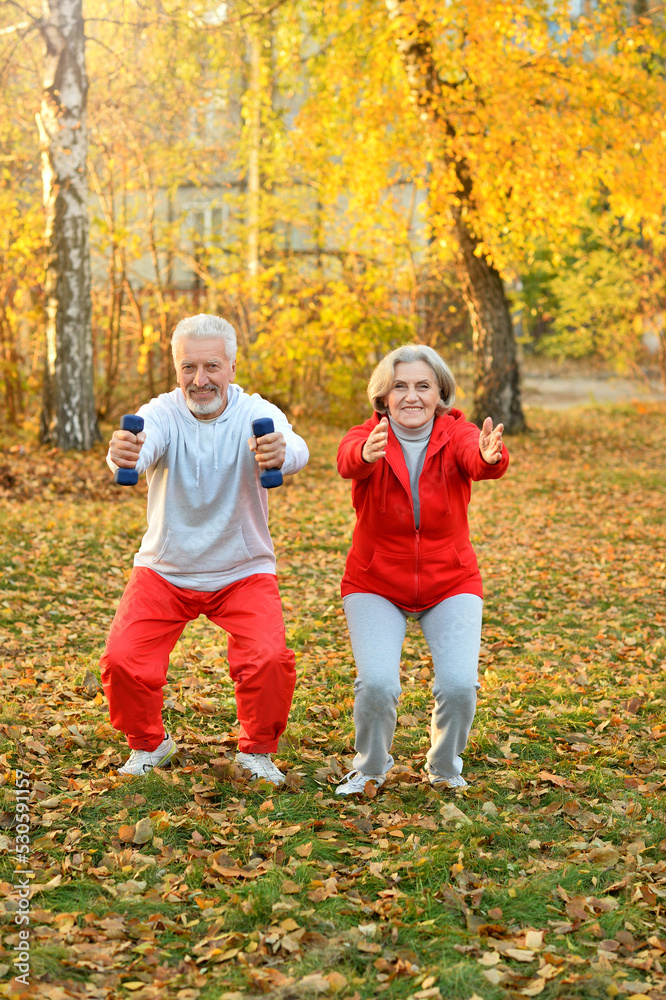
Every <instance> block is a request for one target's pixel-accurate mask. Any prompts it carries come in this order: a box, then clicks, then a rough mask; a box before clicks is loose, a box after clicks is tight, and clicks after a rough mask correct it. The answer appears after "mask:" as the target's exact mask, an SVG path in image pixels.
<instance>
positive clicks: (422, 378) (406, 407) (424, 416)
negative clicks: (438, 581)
mask: <svg viewBox="0 0 666 1000" xmlns="http://www.w3.org/2000/svg"><path fill="white" fill-rule="evenodd" d="M439 402H440V393H439V385H438V383H437V379H436V378H435V373H434V371H433V370H432V368H431V367H430V365H428V364H426V362H425V361H398V363H397V364H396V366H395V371H394V376H393V385H392V386H391V391H390V392H389V394H388V396H386V398H385V399H384V404H385V406H386V407H387V409H388V411H389V414H390V416H391V419H392V420H395V422H396V424H400V426H401V427H411V428H413V429H417V428H419V427H423V426H424V424H427V423H428V421H429V420H431V419H432V418H433V417H434V415H435V410H436V409H437V405H438V404H439Z"/></svg>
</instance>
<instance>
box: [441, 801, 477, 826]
mask: <svg viewBox="0 0 666 1000" xmlns="http://www.w3.org/2000/svg"><path fill="white" fill-rule="evenodd" d="M439 814H440V816H441V817H442V819H443V821H444V822H445V823H469V824H470V825H471V823H472V821H471V819H470V818H469V816H466V815H465V813H464V812H462V810H461V809H458V806H454V804H453V802H446V803H445V804H444V805H443V806H442V808H441V809H440V810H439Z"/></svg>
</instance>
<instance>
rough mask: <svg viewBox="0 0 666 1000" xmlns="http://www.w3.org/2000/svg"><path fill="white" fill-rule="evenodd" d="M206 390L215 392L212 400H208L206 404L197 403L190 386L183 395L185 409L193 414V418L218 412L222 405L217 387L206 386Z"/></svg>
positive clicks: (194, 393)
mask: <svg viewBox="0 0 666 1000" xmlns="http://www.w3.org/2000/svg"><path fill="white" fill-rule="evenodd" d="M206 388H210V389H214V390H215V395H214V396H213V398H212V399H209V400H208V402H207V403H201V402H199V400H198V399H197V394H196V392H195V391H194V389H193V387H192V386H190V387H189V389H188V390H187V392H186V393H185V401H186V403H187V407H188V409H189V410H190V412H191V413H194V414H195V416H197V417H205V416H207V415H208V414H209V413H215V411H216V410H219V408H220V406H221V404H222V393H221V392H220V390H219V389H218V387H217V386H216V385H211V386H207V387H206Z"/></svg>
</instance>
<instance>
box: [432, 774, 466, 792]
mask: <svg viewBox="0 0 666 1000" xmlns="http://www.w3.org/2000/svg"><path fill="white" fill-rule="evenodd" d="M428 778H429V779H430V784H431V785H432V787H433V788H451V789H453V788H467V782H466V781H465V779H464V778H463V776H462V774H454V775H453V777H451V778H444V777H442V775H441V774H428Z"/></svg>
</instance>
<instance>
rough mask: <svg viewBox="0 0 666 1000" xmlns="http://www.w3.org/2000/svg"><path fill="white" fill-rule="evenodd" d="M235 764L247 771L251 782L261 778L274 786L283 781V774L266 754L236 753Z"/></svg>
mask: <svg viewBox="0 0 666 1000" xmlns="http://www.w3.org/2000/svg"><path fill="white" fill-rule="evenodd" d="M236 763H237V764H240V766H241V767H244V768H245V769H246V770H247V771H249V772H250V773H251V775H252V778H253V780H256V779H257V778H263V779H264V781H271V782H272V783H273V784H274V785H281V784H282V783H283V781H284V774H283V773H282V771H281V770H280V768H279V767H276V766H275V764H274V763H273V761H272V760H271V758H270V756H269V755H268V754H267V753H237V754H236Z"/></svg>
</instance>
